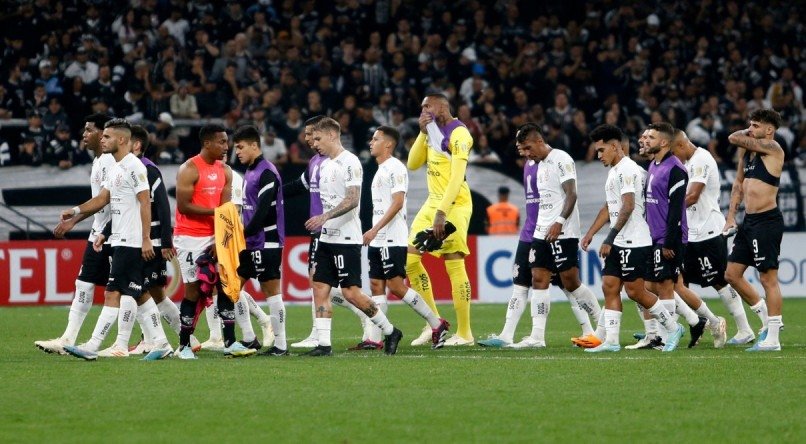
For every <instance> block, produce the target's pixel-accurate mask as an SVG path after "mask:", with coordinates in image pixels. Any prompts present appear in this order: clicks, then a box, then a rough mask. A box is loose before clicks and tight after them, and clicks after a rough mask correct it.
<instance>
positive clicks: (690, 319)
mask: <svg viewBox="0 0 806 444" xmlns="http://www.w3.org/2000/svg"><path fill="white" fill-rule="evenodd" d="M674 301H675V303H676V304H677V305H676V307H675V312H676V313H677V314H679V315H681V316H683V317H684V318H685V319H686V322H687V323H688V325H692V326H694V325H697V323H698V322H700V317H699V316H697V313H694V310H692V309H691V307H689V306H688V304H686V301H684V300H683V298H681V297H680V295H679V294H677V292H675V293H674ZM666 309H667V310H668V309H669V307H666Z"/></svg>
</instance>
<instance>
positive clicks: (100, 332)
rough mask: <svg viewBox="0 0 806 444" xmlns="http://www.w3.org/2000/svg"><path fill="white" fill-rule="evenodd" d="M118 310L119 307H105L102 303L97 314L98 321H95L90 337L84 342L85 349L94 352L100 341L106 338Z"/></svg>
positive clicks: (99, 345) (99, 346) (116, 318)
mask: <svg viewBox="0 0 806 444" xmlns="http://www.w3.org/2000/svg"><path fill="white" fill-rule="evenodd" d="M119 311H120V309H119V308H117V307H107V306H106V305H104V307H103V308H102V309H101V314H100V315H99V316H98V322H96V323H95V329H94V330H93V331H92V337H91V338H90V340H89V341H87V343H85V344H84V349H85V350H89V351H93V352H96V351H98V349H99V348H101V343H102V342H104V339H106V335H107V334H109V330H110V329H111V328H112V325H113V324H114V323H115V322H117V320H118V312H119Z"/></svg>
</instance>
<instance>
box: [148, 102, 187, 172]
mask: <svg viewBox="0 0 806 444" xmlns="http://www.w3.org/2000/svg"><path fill="white" fill-rule="evenodd" d="M147 129H148V134H149V142H150V145H151V150H152V151H153V153H154V157H155V158H158V159H159V160H160V163H170V164H180V163H182V162H184V161H185V155H184V153H183V152H182V150H181V149H179V137H178V136H177V135H176V133H175V132H174V119H173V116H171V113H167V112H163V113H160V115H159V117H158V118H157V122H156V123H155V124H154V125H153V126H152V125H149V127H148V128H147Z"/></svg>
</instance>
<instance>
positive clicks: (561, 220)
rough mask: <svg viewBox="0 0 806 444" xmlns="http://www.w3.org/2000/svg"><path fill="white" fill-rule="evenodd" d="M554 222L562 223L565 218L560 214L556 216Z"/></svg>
mask: <svg viewBox="0 0 806 444" xmlns="http://www.w3.org/2000/svg"><path fill="white" fill-rule="evenodd" d="M554 223H555V224H560V225H563V224H565V218H564V217H562V216H560V217H558V218H557V219H555V220H554Z"/></svg>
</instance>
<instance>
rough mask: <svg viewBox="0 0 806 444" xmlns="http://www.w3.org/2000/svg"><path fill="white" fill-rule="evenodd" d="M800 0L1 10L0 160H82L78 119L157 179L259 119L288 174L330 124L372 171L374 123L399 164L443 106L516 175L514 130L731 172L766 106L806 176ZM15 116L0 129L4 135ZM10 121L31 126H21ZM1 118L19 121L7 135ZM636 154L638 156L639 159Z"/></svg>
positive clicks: (283, 0)
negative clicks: (425, 105) (138, 143)
mask: <svg viewBox="0 0 806 444" xmlns="http://www.w3.org/2000/svg"><path fill="white" fill-rule="evenodd" d="M804 5H805V3H804V2H801V1H738V0H736V1H733V0H727V1H726V0H702V1H698V2H689V1H615V0H601V1H582V0H564V1H562V2H538V1H529V0H524V1H514V0H497V1H493V0H490V1H479V0H428V1H420V0H332V1H322V0H260V1H239V0H230V1H226V2H225V1H212V0H131V1H115V0H109V1H101V0H96V1H82V0H35V1H6V2H2V4H0V14H2V16H0V34H2V36H3V38H2V42H0V43H1V44H2V46H1V47H0V128H1V129H0V164H2V165H19V164H25V165H40V164H51V165H56V166H59V167H61V168H69V167H71V166H72V165H76V164H81V163H86V162H90V161H91V158H92V156H91V155H90V154H89V153H87V152H86V150H84V148H83V145H82V143H81V142H80V140H81V132H82V129H83V118H84V116H86V115H88V114H90V113H92V112H107V113H111V114H114V115H115V116H120V117H126V118H128V119H130V120H132V121H136V122H145V123H147V126H148V128H149V129H150V131H151V132H152V138H153V140H152V145H153V146H154V148H155V150H156V152H157V159H158V162H159V163H179V162H182V161H183V160H184V159H186V158H188V157H189V156H192V155H193V154H195V153H196V152H197V151H198V142H197V139H196V129H197V126H198V124H199V122H202V121H204V119H211V118H212V119H222V120H223V122H224V123H225V125H226V126H228V127H230V128H234V127H236V126H237V125H239V124H242V123H246V122H254V123H255V124H257V126H258V127H259V129H260V130H261V131H262V133H263V134H264V139H263V150H264V153H265V155H266V157H267V158H268V159H269V160H271V161H273V162H275V163H276V164H278V166H279V167H280V168H282V167H283V165H285V164H287V163H292V164H304V163H306V162H307V160H308V159H309V158H310V156H311V155H312V153H311V151H310V150H309V148H308V147H307V146H306V145H305V144H304V143H303V142H302V140H301V139H302V138H301V135H300V133H301V130H302V127H303V122H304V121H305V120H306V119H307V118H308V117H311V116H313V115H317V114H328V115H331V116H333V117H334V118H336V119H337V120H338V121H339V122H340V123H341V125H342V127H343V129H344V131H343V136H342V142H343V144H344V146H345V147H347V148H348V149H351V150H352V151H354V152H356V153H357V154H359V155H361V156H368V145H367V142H368V140H369V135H370V134H371V131H372V130H373V128H374V127H376V126H377V125H379V124H385V125H392V126H395V127H398V128H399V129H400V130H401V133H402V134H403V135H404V137H403V139H404V140H403V141H402V142H401V145H400V147H399V149H398V153H397V154H398V155H399V156H400V157H405V156H406V151H407V148H408V146H410V144H411V141H412V140H413V137H415V136H416V135H417V133H418V131H419V130H418V127H417V122H416V119H417V117H418V115H419V112H420V110H419V104H420V102H421V100H422V97H423V95H424V94H426V93H428V92H445V93H446V94H447V95H448V96H449V97H450V98H451V101H452V103H453V105H454V110H455V115H456V116H457V117H459V118H460V119H461V120H462V121H463V122H464V123H465V124H466V125H467V126H468V128H469V129H470V131H471V133H472V134H473V136H474V140H475V146H474V151H473V153H472V157H471V162H474V163H486V164H502V168H505V169H506V168H513V169H514V168H517V167H516V166H515V162H514V161H513V158H514V157H515V156H516V153H515V151H514V145H513V134H514V131H515V129H516V128H517V127H518V126H519V125H521V124H523V123H525V122H527V121H533V122H538V123H540V124H541V125H542V126H543V128H544V130H545V133H546V138H547V141H548V143H549V144H550V145H551V146H553V147H555V148H561V149H563V150H566V151H568V152H569V153H570V154H571V155H572V156H573V157H574V158H575V159H578V160H591V159H592V158H593V153H592V151H591V150H590V149H589V141H588V140H587V134H588V132H589V131H590V130H591V128H593V127H594V126H596V125H598V124H600V123H612V124H616V125H619V126H621V127H622V128H624V129H625V131H626V132H627V134H629V135H630V136H631V138H632V140H633V142H632V143H635V142H634V141H635V138H636V137H637V135H638V133H639V132H640V131H641V130H642V129H643V127H644V126H645V125H647V124H649V123H651V122H656V121H670V122H672V123H673V124H674V125H675V126H677V127H679V128H683V129H685V130H686V131H687V132H688V134H689V136H690V138H691V139H692V140H693V141H694V142H695V143H696V144H697V145H699V146H702V147H704V148H708V149H709V150H710V151H711V152H712V153H713V154H714V156H715V157H716V158H717V160H718V161H720V162H723V163H724V164H727V165H730V164H731V163H732V162H733V160H734V159H733V150H731V149H730V147H729V146H728V143H727V134H729V133H730V132H732V131H735V130H736V129H739V128H742V127H745V126H746V124H747V123H746V119H747V116H748V114H749V113H750V112H751V111H753V110H755V109H758V108H770V107H771V108H774V109H776V110H777V111H779V112H780V113H781V115H782V116H783V118H784V122H785V125H784V127H782V128H781V129H780V130H779V132H778V136H779V141H780V142H781V143H782V145H783V146H785V149H786V150H787V152H788V156H787V159H788V161H794V162H796V163H798V164H802V162H803V160H806V126H805V125H804V107H803V89H802V87H801V86H800V85H799V81H800V79H801V78H802V74H803V73H804V68H806V54H804V48H806V32H804V24H803V17H804V14H803V13H804ZM9 119H10V120H9ZM18 119H24V121H20V120H18ZM9 122H17V124H16V126H14V125H9ZM634 148H635V147H634Z"/></svg>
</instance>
